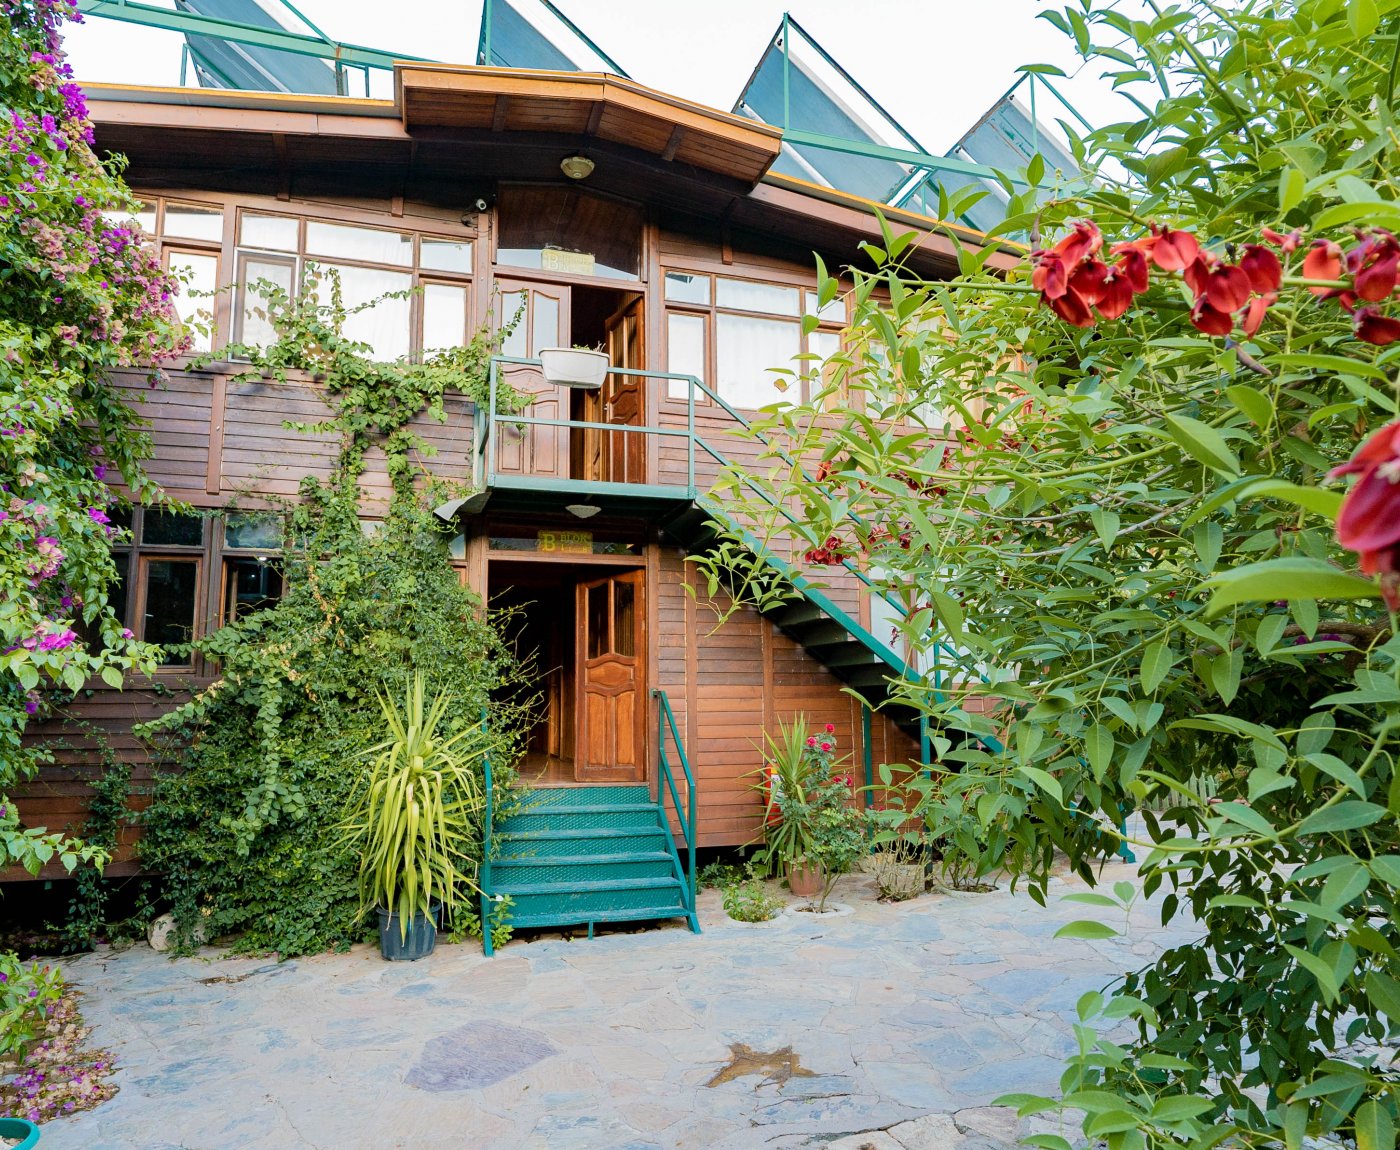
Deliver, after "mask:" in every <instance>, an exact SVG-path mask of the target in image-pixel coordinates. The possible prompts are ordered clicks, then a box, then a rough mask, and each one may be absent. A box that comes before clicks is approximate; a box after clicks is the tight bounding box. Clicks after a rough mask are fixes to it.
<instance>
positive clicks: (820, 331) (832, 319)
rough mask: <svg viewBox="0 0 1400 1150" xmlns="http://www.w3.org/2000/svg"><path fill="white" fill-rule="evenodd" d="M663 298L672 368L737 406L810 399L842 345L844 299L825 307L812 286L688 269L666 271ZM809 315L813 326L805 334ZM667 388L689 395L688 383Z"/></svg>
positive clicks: (676, 394)
mask: <svg viewBox="0 0 1400 1150" xmlns="http://www.w3.org/2000/svg"><path fill="white" fill-rule="evenodd" d="M665 298H666V347H667V365H668V370H670V371H673V372H678V373H681V374H684V375H694V376H696V377H698V378H699V379H702V380H704V381H705V382H706V383H708V384H709V385H710V386H711V387H713V388H715V389H716V390H717V391H718V392H719V394H720V396H721V397H722V398H723V399H725V400H726V401H727V402H728V403H731V404H733V405H734V406H735V407H741V408H758V407H765V406H767V405H769V404H774V403H785V402H786V403H796V402H802V401H804V400H808V399H811V398H812V397H813V396H815V395H817V394H818V392H820V390H821V388H822V383H821V381H822V379H823V378H824V365H825V363H826V361H827V360H828V359H829V358H830V357H831V356H833V355H835V354H836V353H837V352H838V351H840V350H841V329H842V327H844V326H845V323H846V304H845V301H844V300H843V299H841V298H837V299H836V300H833V301H832V302H831V303H829V304H827V305H826V306H825V307H821V306H820V305H819V302H818V299H817V293H816V292H815V291H812V290H810V289H806V288H800V287H795V286H792V285H790V284H776V283H764V282H761V281H757V280H745V279H737V278H733V277H729V276H712V275H709V274H705V273H700V272H683V271H667V272H666V280H665ZM804 316H811V317H814V318H813V319H812V320H809V321H808V324H807V326H809V327H810V326H812V324H813V323H815V325H816V326H815V327H813V328H812V330H810V331H808V332H806V333H805V334H804V333H803V326H804V325H803V317H804ZM800 355H805V356H808V357H811V358H804V359H802V360H798V359H797V357H798V356H800ZM668 390H669V394H670V395H671V397H672V398H675V399H684V398H685V395H686V391H687V384H685V383H684V382H682V381H680V380H672V381H671V384H670V387H669V389H668Z"/></svg>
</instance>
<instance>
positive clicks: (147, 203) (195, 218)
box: [107, 197, 224, 352]
mask: <svg viewBox="0 0 1400 1150" xmlns="http://www.w3.org/2000/svg"><path fill="white" fill-rule="evenodd" d="M107 216H108V219H110V220H111V221H112V222H113V223H131V222H135V223H136V225H137V226H138V227H140V229H141V230H142V231H143V232H145V233H146V234H147V235H148V236H150V237H151V239H152V240H153V241H154V242H155V244H156V247H157V249H158V250H159V252H160V262H161V264H162V266H163V267H165V268H166V269H167V270H168V271H170V272H173V273H174V274H176V275H178V276H179V277H180V279H181V280H182V286H181V289H180V293H179V294H178V295H177V296H176V297H175V311H176V313H177V314H178V315H179V317H180V320H181V322H182V323H184V324H185V326H186V327H187V329H188V330H189V333H190V348H191V350H192V351H196V352H202V351H209V350H210V349H211V348H213V347H214V344H215V341H216V336H217V334H218V333H217V332H216V330H215V314H216V308H215V306H214V302H215V294H214V293H215V292H216V291H217V290H218V287H219V284H220V282H221V281H220V278H219V271H220V267H219V265H220V253H221V250H222V248H223V242H224V209H223V208H222V206H220V205H218V204H196V203H185V202H183V201H180V200H175V199H167V198H165V197H159V198H155V199H150V200H144V201H142V202H141V204H140V207H139V209H138V211H137V213H136V215H135V216H132V215H131V214H130V213H128V212H109V213H107Z"/></svg>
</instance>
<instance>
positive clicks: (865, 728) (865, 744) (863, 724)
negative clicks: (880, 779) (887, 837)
mask: <svg viewBox="0 0 1400 1150" xmlns="http://www.w3.org/2000/svg"><path fill="white" fill-rule="evenodd" d="M860 744H861V748H862V757H863V758H864V760H865V809H866V810H869V809H870V802H871V797H870V792H871V789H872V788H873V787H874V786H875V760H874V756H873V755H872V753H871V750H870V704H869V703H867V702H865V700H863V699H862V700H861V704H860Z"/></svg>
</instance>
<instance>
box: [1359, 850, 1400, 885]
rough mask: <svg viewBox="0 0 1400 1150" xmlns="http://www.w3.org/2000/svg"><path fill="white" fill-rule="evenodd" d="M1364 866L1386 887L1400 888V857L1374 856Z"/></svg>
mask: <svg viewBox="0 0 1400 1150" xmlns="http://www.w3.org/2000/svg"><path fill="white" fill-rule="evenodd" d="M1366 865H1367V866H1368V867H1370V868H1371V873H1372V874H1373V875H1375V876H1376V877H1377V878H1378V879H1380V880H1381V882H1383V883H1385V884H1386V885H1387V886H1393V887H1400V855H1376V856H1375V857H1374V858H1370V859H1367V860H1366Z"/></svg>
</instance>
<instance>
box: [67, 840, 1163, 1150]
mask: <svg viewBox="0 0 1400 1150" xmlns="http://www.w3.org/2000/svg"><path fill="white" fill-rule="evenodd" d="M1107 871H1108V874H1107V875H1106V877H1107V878H1109V879H1110V880H1111V879H1115V878H1123V877H1132V874H1133V868H1131V867H1127V866H1124V865H1122V864H1115V865H1113V866H1110V867H1108V868H1107ZM1071 889H1073V884H1071V883H1067V882H1064V881H1061V880H1057V882H1056V884H1055V885H1054V887H1052V898H1051V901H1050V906H1049V907H1048V908H1045V909H1042V908H1040V907H1038V906H1037V905H1036V904H1035V903H1033V902H1032V901H1031V900H1030V899H1029V898H1028V897H1026V896H1025V895H1024V894H1020V895H1012V894H1011V893H1009V892H1008V891H1005V890H1001V891H997V892H994V893H990V894H982V895H958V894H935V895H926V896H924V897H921V898H918V899H915V900H912V901H910V902H905V903H895V904H882V903H878V902H876V901H875V899H874V892H873V889H872V886H871V883H870V880H869V879H867V878H865V877H864V876H850V877H848V878H846V879H843V880H842V885H841V886H840V887H838V888H837V894H836V898H837V899H838V900H840V901H841V902H843V903H845V904H846V905H847V906H849V907H851V908H852V912H851V913H849V914H845V915H842V916H824V917H822V918H820V919H818V918H814V917H813V916H811V915H809V914H802V913H789V914H786V915H783V916H781V917H779V918H778V919H777V920H775V921H773V922H769V923H762V924H745V923H736V922H732V921H730V920H729V919H728V918H727V917H726V916H725V915H724V912H723V910H722V909H721V908H720V906H719V899H718V896H717V895H716V894H715V893H714V892H712V891H711V892H706V893H705V894H704V895H703V896H702V903H701V911H702V913H701V924H702V926H703V928H704V933H703V934H702V935H700V936H695V935H692V934H690V933H689V932H688V931H686V930H685V929H684V928H683V927H669V928H662V929H656V930H649V931H645V932H637V933H631V932H629V933H609V934H600V935H599V937H598V938H596V939H594V940H591V941H590V940H588V939H586V938H584V937H582V936H580V937H577V938H575V939H573V940H572V941H570V940H567V939H564V938H562V937H559V936H557V935H555V936H548V937H544V938H539V939H537V940H535V941H532V942H526V941H524V940H517V941H514V942H512V943H510V944H509V945H508V946H506V947H505V948H504V949H502V950H500V951H498V952H497V954H496V956H495V958H493V959H486V958H483V957H482V955H481V951H480V948H479V947H478V946H475V945H472V944H466V945H461V946H448V945H440V946H439V947H438V949H437V951H436V952H435V953H434V954H433V955H432V956H431V957H429V958H427V959H425V960H423V961H420V962H417V963H392V964H391V963H386V962H384V961H383V960H381V959H380V957H379V955H378V952H377V950H371V949H370V948H368V947H357V948H356V949H355V950H353V951H352V952H350V953H349V954H344V955H321V956H317V957H313V958H308V959H299V960H296V961H293V962H287V963H281V964H279V963H277V962H273V961H268V960H265V959H264V960H259V959H250V958H238V959H231V958H224V957H222V956H221V955H220V954H219V953H218V952H217V951H213V950H209V951H206V952H205V953H204V954H203V955H201V956H200V957H198V958H188V959H176V960H173V961H172V960H170V959H167V958H166V957H165V956H163V955H159V954H156V953H155V952H153V951H151V950H150V949H149V948H147V947H145V946H139V947H135V948H132V949H129V950H126V951H124V952H114V951H109V950H104V951H99V952H97V953H95V954H92V955H87V956H84V957H82V958H79V959H77V960H74V961H72V962H70V963H68V964H67V966H66V968H65V969H66V973H67V974H68V976H69V977H70V978H71V979H72V980H73V981H74V982H75V983H76V984H77V986H78V987H79V988H80V989H81V990H83V991H84V993H85V996H86V997H85V999H84V1003H83V1009H84V1012H85V1014H86V1016H87V1020H88V1021H89V1023H91V1024H92V1026H93V1028H94V1040H95V1041H96V1042H97V1043H98V1044H100V1045H102V1046H104V1047H106V1048H107V1049H109V1050H111V1051H112V1052H113V1053H114V1054H115V1056H116V1061H117V1064H118V1066H119V1067H120V1069H119V1072H118V1074H117V1077H116V1082H117V1084H118V1085H119V1087H120V1093H118V1095H117V1096H116V1098H115V1099H113V1100H112V1101H111V1102H109V1103H107V1104H105V1105H103V1106H102V1107H100V1108H99V1109H97V1110H95V1111H92V1112H90V1113H86V1114H81V1115H77V1116H74V1117H72V1118H67V1119H62V1120H59V1121H56V1122H53V1123H51V1124H49V1125H47V1126H45V1128H44V1131H43V1139H42V1150H79V1148H82V1150H133V1148H138V1147H139V1148H141V1150H229V1148H232V1147H240V1148H242V1147H246V1148H249V1150H273V1148H276V1150H299V1148H303V1147H304V1148H312V1150H358V1148H365V1150H379V1148H382V1147H405V1148H407V1147H413V1148H414V1150H449V1148H451V1150H465V1148H471V1150H544V1148H546V1147H548V1148H549V1150H682V1148H687V1147H694V1148H714V1150H743V1148H747V1147H773V1148H788V1147H793V1148H795V1147H807V1146H813V1147H815V1146H825V1147H830V1148H832V1150H858V1148H865V1150H945V1148H947V1150H952V1148H957V1150H999V1148H1001V1147H1004V1146H1008V1145H1010V1144H1012V1143H1013V1142H1014V1141H1015V1139H1016V1137H1017V1135H1018V1134H1019V1133H1021V1131H1020V1130H1019V1129H1018V1127H1017V1124H1016V1122H1015V1120H1014V1115H1011V1114H1010V1112H1008V1111H1001V1110H996V1109H993V1108H990V1107H989V1106H988V1103H990V1102H991V1100H992V1099H994V1098H995V1097H997V1096H998V1095H999V1094H1002V1093H1004V1092H1006V1091H1011V1090H1030V1091H1035V1092H1049V1093H1053V1092H1054V1090H1055V1087H1056V1083H1057V1082H1058V1079H1059V1076H1060V1073H1061V1070H1062V1062H1061V1059H1062V1058H1063V1056H1064V1055H1065V1054H1066V1053H1067V1052H1069V1051H1070V1050H1071V1049H1072V1039H1071V1033H1070V1020H1071V1019H1072V1018H1073V1017H1074V1004H1075V1002H1076V1001H1077V1000H1078V998H1079V996H1080V995H1081V994H1083V993H1084V992H1085V991H1087V990H1093V989H1099V988H1102V987H1103V986H1104V985H1105V984H1106V983H1107V982H1108V981H1109V980H1110V979H1111V978H1112V977H1113V976H1114V975H1115V973H1117V972H1119V971H1121V970H1124V969H1127V968H1128V967H1130V966H1134V965H1139V964H1141V963H1142V962H1144V961H1146V960H1148V959H1150V958H1151V957H1152V956H1153V955H1154V954H1155V953H1156V952H1157V950H1158V948H1160V947H1161V946H1163V945H1166V944H1170V943H1172V942H1176V941H1180V940H1181V939H1182V938H1184V937H1185V936H1183V935H1181V934H1179V933H1178V934H1173V933H1171V932H1168V931H1164V930H1163V929H1162V928H1161V927H1160V926H1159V925H1158V922H1157V918H1156V915H1155V913H1154V911H1153V909H1152V908H1151V907H1148V906H1145V905H1144V906H1140V907H1138V908H1135V909H1134V911H1133V914H1132V916H1131V919H1130V920H1129V923H1128V933H1127V935H1126V936H1125V937H1124V938H1122V939H1113V940H1108V941H1105V942H1093V943H1090V942H1082V941H1070V940H1056V939H1054V938H1053V937H1052V936H1053V935H1054V933H1055V931H1056V930H1057V929H1058V927H1059V926H1060V925H1061V924H1062V923H1064V922H1067V921H1069V920H1070V919H1073V918H1084V917H1094V911H1093V908H1089V907H1083V906H1076V905H1075V904H1072V903H1063V902H1060V901H1059V900H1058V898H1057V897H1056V896H1057V895H1062V894H1064V893H1068V892H1069V891H1070V890H1071ZM1086 912H1087V913H1086ZM1111 913H1112V912H1098V914H1099V915H1103V914H1111ZM1117 917H1118V918H1119V920H1120V922H1119V924H1118V925H1120V926H1121V925H1123V924H1122V922H1121V920H1122V919H1123V917H1124V916H1123V915H1122V914H1121V913H1120V914H1119V915H1118V916H1117ZM1067 1133H1068V1132H1067Z"/></svg>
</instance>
